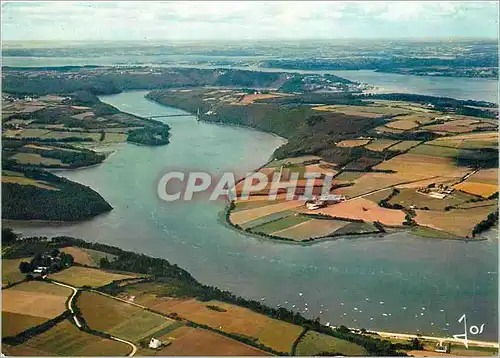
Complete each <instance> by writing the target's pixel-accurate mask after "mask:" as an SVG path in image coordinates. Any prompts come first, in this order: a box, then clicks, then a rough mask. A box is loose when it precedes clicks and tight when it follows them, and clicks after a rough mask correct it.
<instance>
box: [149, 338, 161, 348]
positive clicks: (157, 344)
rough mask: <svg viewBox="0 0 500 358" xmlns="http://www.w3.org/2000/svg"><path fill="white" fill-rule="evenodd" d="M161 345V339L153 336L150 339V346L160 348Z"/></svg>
mask: <svg viewBox="0 0 500 358" xmlns="http://www.w3.org/2000/svg"><path fill="white" fill-rule="evenodd" d="M160 347H161V341H160V340H159V339H156V338H151V340H150V341H149V348H153V349H158V348H160Z"/></svg>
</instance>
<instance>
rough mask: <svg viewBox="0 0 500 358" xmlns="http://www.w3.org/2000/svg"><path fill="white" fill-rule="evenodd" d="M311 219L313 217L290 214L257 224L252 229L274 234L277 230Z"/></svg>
mask: <svg viewBox="0 0 500 358" xmlns="http://www.w3.org/2000/svg"><path fill="white" fill-rule="evenodd" d="M310 219H311V218H308V217H306V216H301V215H290V216H286V217H284V218H282V219H279V220H276V221H271V222H269V223H266V224H263V225H259V226H255V227H253V228H252V231H253V232H259V233H264V234H272V233H273V232H275V231H279V230H283V229H286V228H289V227H291V226H295V225H298V224H300V223H303V222H305V221H308V220H310Z"/></svg>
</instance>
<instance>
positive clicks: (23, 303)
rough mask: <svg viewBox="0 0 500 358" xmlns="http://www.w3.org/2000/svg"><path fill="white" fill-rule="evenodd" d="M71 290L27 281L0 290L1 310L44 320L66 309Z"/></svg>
mask: <svg viewBox="0 0 500 358" xmlns="http://www.w3.org/2000/svg"><path fill="white" fill-rule="evenodd" d="M70 295H71V290H70V289H68V288H65V287H61V286H56V285H52V284H49V283H46V282H39V281H28V282H23V283H21V284H19V285H16V286H14V287H11V288H9V289H5V290H2V312H9V313H17V314H21V315H28V316H35V317H41V318H44V319H45V320H48V319H52V318H54V317H57V316H59V315H60V314H61V313H63V312H64V311H65V310H66V300H67V298H68V297H69V296H70Z"/></svg>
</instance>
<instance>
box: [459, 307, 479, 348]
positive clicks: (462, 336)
mask: <svg viewBox="0 0 500 358" xmlns="http://www.w3.org/2000/svg"><path fill="white" fill-rule="evenodd" d="M462 321H463V322H464V333H462V334H454V335H453V338H455V339H461V340H462V341H463V343H464V345H465V348H467V349H468V348H469V342H468V340H467V337H468V333H470V334H471V335H473V336H475V335H478V334H481V333H483V329H484V326H485V324H484V323H483V324H482V325H481V326H480V327H478V326H470V327H469V329H468V330H467V316H466V315H465V314H463V315H462V317H460V319H459V320H458V322H459V323H460V322H462Z"/></svg>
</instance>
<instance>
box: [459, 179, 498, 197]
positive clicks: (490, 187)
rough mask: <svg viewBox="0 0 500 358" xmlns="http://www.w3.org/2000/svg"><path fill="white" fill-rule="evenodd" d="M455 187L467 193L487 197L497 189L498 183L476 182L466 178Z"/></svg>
mask: <svg viewBox="0 0 500 358" xmlns="http://www.w3.org/2000/svg"><path fill="white" fill-rule="evenodd" d="M455 189H457V190H461V191H463V192H466V193H469V194H473V195H478V196H482V197H483V198H488V197H490V196H491V195H493V194H495V193H496V192H497V191H498V185H497V184H484V183H478V182H474V181H471V180H469V179H467V180H466V181H464V182H462V183H460V184H457V185H455Z"/></svg>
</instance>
